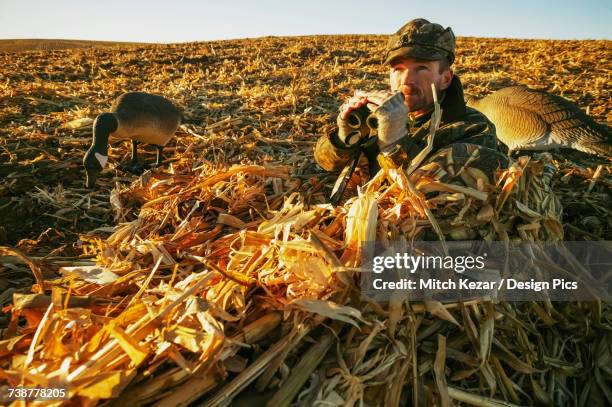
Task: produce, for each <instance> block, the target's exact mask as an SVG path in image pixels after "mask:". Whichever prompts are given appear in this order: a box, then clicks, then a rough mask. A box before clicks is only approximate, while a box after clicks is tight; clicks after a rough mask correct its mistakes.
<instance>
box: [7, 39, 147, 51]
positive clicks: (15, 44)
mask: <svg viewBox="0 0 612 407" xmlns="http://www.w3.org/2000/svg"><path fill="white" fill-rule="evenodd" d="M132 45H146V44H142V43H134V42H115V41H83V40H62V39H55V40H47V39H36V38H31V39H12V40H0V52H22V51H52V50H58V49H74V48H101V47H126V46H132Z"/></svg>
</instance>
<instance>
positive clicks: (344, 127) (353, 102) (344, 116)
mask: <svg viewBox="0 0 612 407" xmlns="http://www.w3.org/2000/svg"><path fill="white" fill-rule="evenodd" d="M367 103H368V97H367V94H366V93H364V92H362V91H359V90H357V91H355V95H354V96H352V97H351V98H350V99H348V100H347V101H346V102H344V104H343V105H342V106H340V113H339V114H338V118H337V120H336V122H337V124H338V138H339V139H340V141H341V142H342V143H344V145H345V146H346V147H353V146H354V145H356V144H357V143H358V142H359V141H360V140H361V133H360V131H359V128H358V127H359V126H355V124H349V114H350V113H351V112H352V111H354V110H358V109H359V108H361V107H362V106H365V105H366V104H367Z"/></svg>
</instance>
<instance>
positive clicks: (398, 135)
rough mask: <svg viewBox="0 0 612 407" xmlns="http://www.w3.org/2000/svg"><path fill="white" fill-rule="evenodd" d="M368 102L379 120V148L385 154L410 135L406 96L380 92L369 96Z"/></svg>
mask: <svg viewBox="0 0 612 407" xmlns="http://www.w3.org/2000/svg"><path fill="white" fill-rule="evenodd" d="M368 102H369V103H368V108H369V109H370V110H371V111H372V112H373V113H374V115H375V116H376V119H377V120H378V141H377V143H378V147H379V148H380V151H381V152H385V151H386V149H389V148H392V147H393V146H394V145H395V143H396V142H397V141H399V140H400V139H402V138H403V137H405V136H406V135H407V134H408V131H407V128H406V126H407V124H408V108H406V105H404V95H403V94H402V92H395V93H390V92H379V93H374V94H371V95H368Z"/></svg>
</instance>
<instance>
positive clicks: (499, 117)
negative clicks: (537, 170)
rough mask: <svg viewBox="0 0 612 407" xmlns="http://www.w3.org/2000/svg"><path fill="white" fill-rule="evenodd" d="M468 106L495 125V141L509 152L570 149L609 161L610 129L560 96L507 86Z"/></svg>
mask: <svg viewBox="0 0 612 407" xmlns="http://www.w3.org/2000/svg"><path fill="white" fill-rule="evenodd" d="M467 104H468V106H470V107H473V108H475V109H477V110H479V111H481V112H482V113H484V114H485V115H486V116H487V117H488V118H489V120H491V121H492V122H493V124H495V129H496V131H497V137H498V139H499V140H500V141H501V142H503V143H504V144H505V145H507V146H508V148H509V149H510V151H515V150H550V149H554V148H573V149H576V150H579V151H582V152H585V153H589V154H598V155H601V156H604V157H612V135H611V132H610V128H609V127H608V126H606V125H603V124H599V123H597V122H596V121H595V120H593V119H592V118H591V117H589V116H588V115H587V114H586V113H584V112H583V111H582V110H580V109H579V108H578V107H577V106H576V105H574V104H573V103H572V102H570V101H568V100H567V99H564V98H562V97H560V96H557V95H553V94H550V93H547V92H544V91H540V90H535V89H530V88H528V87H526V86H510V87H507V88H503V89H500V90H498V91H496V92H493V93H491V94H490V95H487V96H485V97H483V98H482V99H475V98H472V99H469V100H468V101H467Z"/></svg>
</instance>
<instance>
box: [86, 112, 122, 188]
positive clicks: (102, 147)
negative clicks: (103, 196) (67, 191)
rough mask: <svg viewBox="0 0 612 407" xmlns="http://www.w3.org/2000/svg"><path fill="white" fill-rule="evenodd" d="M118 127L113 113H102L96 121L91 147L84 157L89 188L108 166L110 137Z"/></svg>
mask: <svg viewBox="0 0 612 407" xmlns="http://www.w3.org/2000/svg"><path fill="white" fill-rule="evenodd" d="M117 127H118V122H117V118H116V117H115V115H114V114H112V113H102V114H101V115H99V116H98V117H97V118H96V120H95V121H94V124H93V140H92V143H91V147H89V150H87V153H85V157H84V158H83V166H84V167H85V176H86V177H85V185H86V186H87V188H93V186H94V185H95V184H96V179H97V178H98V175H99V174H100V172H102V170H103V169H104V167H105V166H106V162H107V161H108V137H109V135H110V134H111V133H112V132H114V131H115V130H117Z"/></svg>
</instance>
